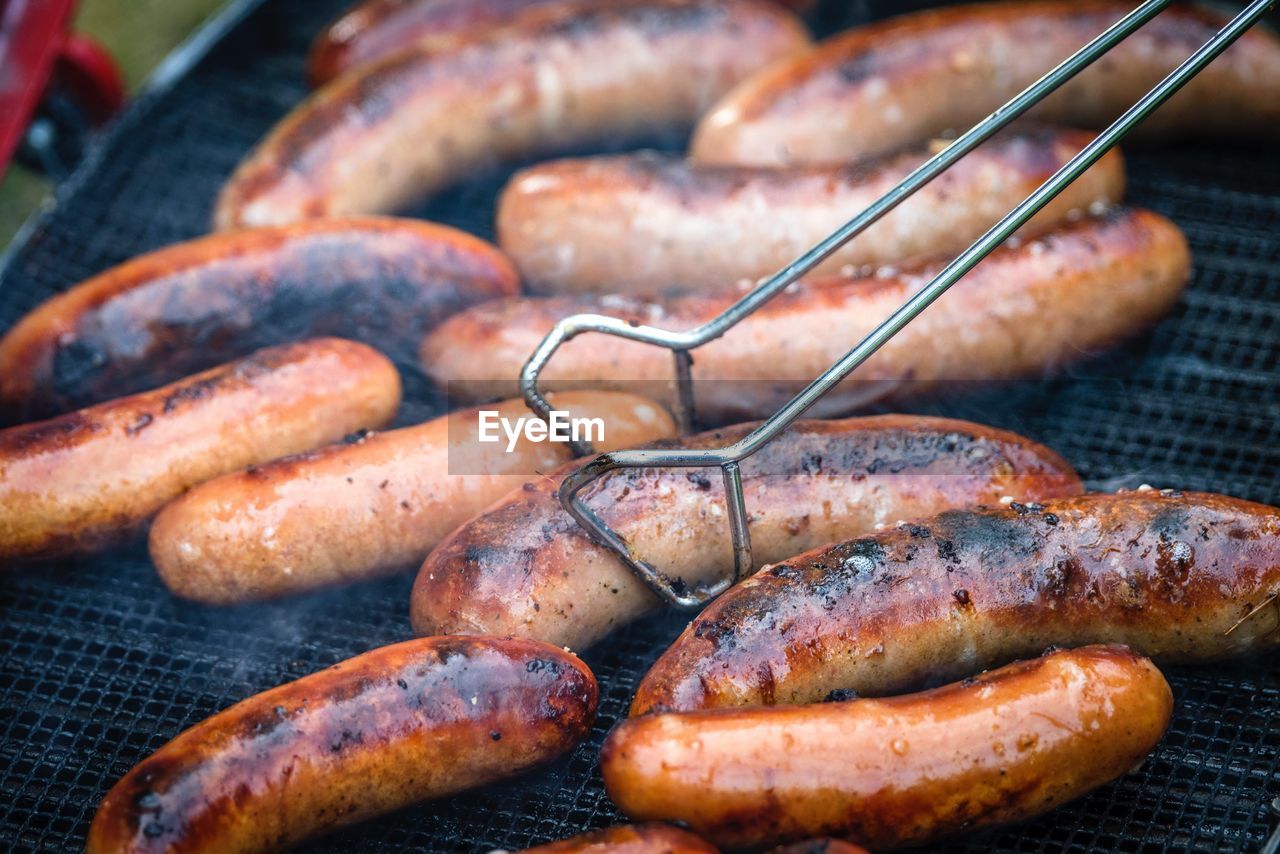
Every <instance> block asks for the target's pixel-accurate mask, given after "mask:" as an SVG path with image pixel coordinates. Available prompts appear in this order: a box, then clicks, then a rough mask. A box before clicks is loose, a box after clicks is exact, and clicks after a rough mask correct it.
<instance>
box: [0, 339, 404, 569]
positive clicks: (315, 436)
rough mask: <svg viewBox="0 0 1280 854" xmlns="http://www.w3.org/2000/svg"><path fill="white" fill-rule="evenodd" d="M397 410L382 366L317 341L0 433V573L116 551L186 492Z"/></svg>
mask: <svg viewBox="0 0 1280 854" xmlns="http://www.w3.org/2000/svg"><path fill="white" fill-rule="evenodd" d="M399 405H400V377H399V375H398V374H397V373H396V369H395V366H394V365H392V364H391V363H390V362H389V361H387V359H386V358H385V357H383V356H381V355H380V354H378V353H377V352H376V351H374V350H372V349H371V348H369V347H366V346H365V345H364V344H358V343H356V342H354V341H344V340H341V339H336V338H320V339H315V340H312V341H306V342H302V343H299V344H288V345H285V346H281V347H273V348H270V349H266V350H259V351H258V352H257V353H254V354H253V355H251V356H247V357H245V358H243V359H240V360H238V361H235V362H231V363H229V364H226V365H222V366H221V367H217V368H213V369H211V370H208V371H205V372H203V373H200V374H196V375H194V376H191V377H188V378H187V379H184V380H180V381H178V382H176V383H173V384H171V385H167V386H163V387H161V388H158V389H155V390H154V391H149V392H143V393H142V394H136V395H133V396H131V397H122V398H120V399H119V400H113V401H109V402H107V403H100V404H98V405H97V406H91V407H89V408H87V409H81V410H79V411H76V412H72V413H69V414H67V415H61V416H58V417H57V418H52V419H49V420H48V421H38V422H35V423H32V424H24V425H22V426H19V427H11V428H9V429H7V430H2V431H0V566H3V565H5V564H8V563H11V562H13V561H17V560H19V559H25V558H39V557H55V556H59V555H66V554H73V553H77V552H85V551H90V550H93V549H96V548H99V547H101V546H104V545H108V544H110V543H113V542H116V541H119V540H122V539H124V538H126V537H128V536H130V535H132V534H133V533H135V532H136V531H137V530H138V529H139V528H141V527H143V526H144V525H145V523H146V522H147V520H148V519H150V518H151V516H152V515H154V514H155V513H156V512H157V511H158V510H160V508H161V507H163V506H164V505H165V504H166V503H167V502H169V501H170V500H171V499H173V498H175V497H176V496H178V495H180V494H182V492H183V491H184V490H186V489H189V488H190V487H192V486H194V485H196V484H197V483H200V482H202V481H205V480H209V479H210V478H213V477H217V476H218V475H220V474H224V473H226V472H229V471H235V470H236V469H241V468H244V467H245V466H249V465H253V464H255V463H261V462H265V461H267V460H271V459H275V458H276V457H280V456H284V455H285V454H293V453H297V452H299V451H304V450H307V449H309V448H315V447H318V446H320V445H327V444H329V443H330V442H335V441H337V440H338V439H340V438H341V437H342V436H344V435H347V434H349V433H352V432H354V431H356V430H360V429H364V428H372V427H381V426H382V425H384V424H386V423H387V422H388V421H390V420H391V419H392V418H393V417H394V416H395V412H396V408H397V407H398V406H399Z"/></svg>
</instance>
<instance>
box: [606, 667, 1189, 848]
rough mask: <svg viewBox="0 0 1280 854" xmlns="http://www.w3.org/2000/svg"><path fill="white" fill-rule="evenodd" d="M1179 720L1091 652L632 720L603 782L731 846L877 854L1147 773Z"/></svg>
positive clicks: (1162, 685) (626, 807)
mask: <svg viewBox="0 0 1280 854" xmlns="http://www.w3.org/2000/svg"><path fill="white" fill-rule="evenodd" d="M1172 709H1173V697H1172V695H1171V693H1170V691H1169V685H1168V683H1166V682H1165V680H1164V677H1163V676H1161V675H1160V672H1159V671H1158V670H1156V668H1155V666H1154V665H1153V664H1152V663H1151V662H1150V661H1148V660H1147V659H1145V658H1142V657H1140V656H1138V655H1135V654H1134V653H1132V652H1130V651H1129V650H1128V649H1125V648H1124V647H1119V646H1089V647H1084V648H1082V649H1077V650H1070V651H1062V652H1053V653H1049V654H1047V655H1045V656H1044V657H1043V658H1040V659H1038V660H1035V661H1026V662H1022V663H1020V664H1014V665H1010V666H1008V667H1004V668H1001V669H1000V670H996V671H993V672H991V673H987V674H984V675H982V676H979V677H977V678H975V679H967V680H965V681H964V682H960V683H956V684H952V685H948V686H947V687H945V688H938V689H936V690H933V691H926V692H924V693H921V694H914V695H911V696H906V697H894V698H892V699H886V700H852V701H845V702H840V703H825V704H822V705H815V706H780V707H774V708H756V709H714V710H707V711H701V712H683V713H679V712H677V713H669V714H658V715H650V716H647V717H644V718H632V719H630V720H628V721H626V722H625V723H623V724H622V725H621V726H619V727H618V728H617V729H615V730H614V731H613V733H612V734H611V735H610V736H609V739H608V740H607V741H606V742H605V745H604V750H603V752H602V754H601V759H600V770H601V773H602V774H603V775H604V781H605V787H606V788H607V789H608V791H609V796H610V797H611V798H613V800H614V802H615V803H617V804H618V806H619V807H621V809H622V811H623V812H624V813H626V814H627V815H628V816H631V817H632V818H635V819H639V820H651V819H661V820H669V821H682V822H686V823H688V824H689V825H690V826H691V827H692V828H693V829H694V831H695V832H697V833H698V834H699V835H702V836H705V837H706V838H708V839H710V840H711V841H712V842H715V843H716V844H718V845H723V846H725V847H734V848H738V847H748V846H750V847H759V846H764V845H769V844H772V843H776V842H784V841H788V840H794V839H804V838H806V837H809V836H814V835H831V836H842V837H848V838H850V839H854V840H856V841H858V842H861V843H863V844H865V845H867V846H869V847H871V848H873V849H876V850H881V849H886V848H899V847H903V846H907V845H922V844H926V843H930V842H935V841H937V840H939V839H942V838H944V837H947V836H952V835H955V834H956V833H959V832H961V831H965V830H974V829H978V828H982V827H987V826H990V825H993V824H1004V823H1006V822H1011V821H1020V820H1022V819H1026V818H1029V817H1032V816H1036V815H1039V814H1041V813H1044V812H1047V811H1049V810H1051V809H1053V808H1054V807H1056V806H1058V805H1059V804H1062V803H1065V802H1067V801H1070V800H1072V799H1074V798H1078V797H1080V796H1081V795H1083V794H1085V793H1086V792H1088V791H1090V790H1092V789H1095V788H1097V787H1098V786H1102V785H1104V784H1106V783H1108V782H1110V781H1112V780H1114V779H1116V778H1117V777H1119V776H1120V775H1122V774H1124V773H1125V772H1126V771H1128V770H1130V769H1131V768H1133V767H1134V766H1135V765H1136V764H1137V763H1139V762H1141V761H1142V759H1143V757H1145V756H1146V755H1147V753H1148V752H1150V750H1151V749H1152V748H1153V747H1154V746H1155V745H1156V742H1157V741H1159V740H1160V736H1161V735H1162V734H1163V733H1164V731H1165V728H1166V727H1167V726H1168V725H1169V717H1170V714H1171V712H1172Z"/></svg>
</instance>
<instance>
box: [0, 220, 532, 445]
mask: <svg viewBox="0 0 1280 854" xmlns="http://www.w3.org/2000/svg"><path fill="white" fill-rule="evenodd" d="M518 291H519V279H518V277H517V275H516V272H515V270H514V268H513V267H512V266H511V264H510V262H508V261H507V259H506V258H505V257H503V255H502V253H500V252H499V251H498V250H497V249H496V248H494V247H493V246H490V245H489V244H488V243H485V242H484V241H482V240H479V239H478V238H475V237H472V236H471V235H469V234H466V233H464V232H461V231H457V230H455V229H452V228H448V227H447V226H443V225H436V224H434V223H427V222H417V221H414V220H396V219H380V218H373V217H370V218H364V219H350V220H334V221H331V222H315V223H300V224H296V225H292V226H285V227H281V228H266V229H260V230H252V231H242V232H238V233H233V234H222V235H214V236H212V237H205V238H201V239H198V240H192V241H189V242H187V243H180V244H178V245H176V246H170V247H168V248H165V249H161V250H159V251H158V252H152V253H150V254H147V255H143V256H141V257H138V258H134V259H133V260H131V261H128V262H126V263H124V264H121V265H120V266H118V267H114V268H112V269H110V270H107V271H106V272H104V273H101V274H99V275H97V276H94V277H93V278H91V279H88V280H87V281H85V282H83V283H81V284H79V285H77V286H76V287H73V288H71V289H70V290H69V291H67V292H65V293H63V294H60V295H58V296H56V297H54V298H53V299H50V300H49V301H47V302H45V303H44V304H43V305H41V306H40V307H38V308H37V309H36V310H35V311H33V312H31V313H30V314H28V315H27V316H26V317H25V318H23V319H22V320H20V321H19V322H18V323H17V324H16V325H15V326H14V327H13V328H12V329H10V330H9V332H8V334H7V335H5V336H4V338H3V339H0V408H3V409H5V410H7V411H8V414H9V415H10V417H11V418H13V420H27V419H29V418H32V417H47V416H49V415H52V414H56V413H59V412H65V411H68V410H70V409H78V408H80V407H82V406H88V405H90V404H94V403H100V402H102V401H103V400H108V399H111V398H113V397H118V396H120V395H122V394H132V393H134V392H137V391H143V390H145V389H149V388H155V387H156V386H158V385H163V384H164V383H168V382H173V381H174V380H177V379H180V378H181V377H184V376H186V375H188V374H191V373H195V372H196V371H200V370H204V369H205V368H209V367H212V366H214V365H217V364H220V363H222V362H226V361H230V360H231V359H235V358H239V357H240V356H245V355H248V354H249V353H251V352H253V351H254V350H256V349H258V348H260V347H266V346H269V345H272V344H282V343H285V342H288V341H296V340H300V339H303V338H307V337H310V336H314V335H339V336H343V337H347V338H354V339H357V340H360V341H364V342H365V343H367V344H372V345H374V346H376V347H378V348H379V349H381V350H383V351H385V352H386V353H387V354H388V355H390V356H391V357H392V359H393V360H395V361H397V362H399V363H402V364H412V363H413V362H414V361H415V360H416V356H415V350H416V348H417V346H418V344H419V342H420V341H421V339H422V334H423V332H424V331H425V330H427V329H429V328H431V327H432V326H434V325H435V324H436V323H438V322H440V321H441V320H442V319H444V318H445V317H447V316H449V315H450V314H453V313H454V312H456V311H458V310H460V309H463V308H466V307H467V306H469V305H473V304H474V303H477V302H481V301H483V300H487V299H493V298H496V297H503V296H514V295H515V294H516V293H517V292H518ZM15 416H16V417H15Z"/></svg>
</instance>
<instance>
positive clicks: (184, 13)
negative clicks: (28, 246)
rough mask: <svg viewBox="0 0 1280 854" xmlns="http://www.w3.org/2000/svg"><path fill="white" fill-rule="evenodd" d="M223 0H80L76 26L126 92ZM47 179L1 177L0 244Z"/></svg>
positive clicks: (42, 193) (25, 174) (44, 190)
mask: <svg viewBox="0 0 1280 854" xmlns="http://www.w3.org/2000/svg"><path fill="white" fill-rule="evenodd" d="M220 5H222V0H82V2H81V3H80V9H79V12H78V14H77V17H76V29H77V30H78V31H80V32H83V33H87V34H88V35H91V36H93V37H94V38H96V39H98V41H100V42H101V43H102V44H103V45H104V46H105V47H106V48H107V50H108V51H110V52H111V54H112V56H114V57H115V58H116V61H117V62H118V63H120V69H121V71H122V72H123V73H124V78H125V82H126V84H127V85H128V87H129V91H131V92H132V91H134V90H136V89H137V87H138V86H139V84H141V83H142V81H143V80H145V79H146V76H147V74H148V73H149V72H150V71H151V69H152V68H154V67H155V66H156V64H157V63H158V62H160V60H161V59H163V58H164V57H165V55H166V54H167V53H169V51H171V50H172V49H173V48H174V47H175V46H176V45H177V44H178V43H179V42H181V41H182V40H183V39H184V38H186V36H187V35H188V34H189V33H190V32H191V31H192V30H193V29H195V28H196V27H197V26H198V25H199V24H200V22H201V21H203V20H204V19H205V18H206V17H208V16H209V14H210V13H211V12H213V11H214V10H215V9H216V8H217V7H218V6H220ZM50 189H51V187H50V186H49V183H48V182H47V181H46V180H44V179H43V178H42V177H40V176H39V175H36V174H34V173H32V172H29V171H28V170H26V169H23V168H22V167H20V166H14V167H12V168H11V169H10V170H9V173H8V174H7V175H6V176H5V178H4V180H3V182H0V247H4V246H7V245H8V243H9V241H10V240H11V239H12V238H13V235H14V233H15V232H16V231H17V230H18V228H20V227H21V225H22V223H23V222H25V221H26V219H27V218H28V217H29V216H30V215H31V214H32V212H34V211H35V210H36V208H38V207H39V206H40V203H41V201H42V200H43V199H44V198H45V197H46V196H47V195H48V194H49V191H50Z"/></svg>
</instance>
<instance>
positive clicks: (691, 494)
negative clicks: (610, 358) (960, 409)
mask: <svg viewBox="0 0 1280 854" xmlns="http://www.w3.org/2000/svg"><path fill="white" fill-rule="evenodd" d="M751 426H753V425H739V426H737V427H731V428H726V429H724V430H718V431H714V432H709V433H703V434H700V435H698V436H694V437H690V438H688V439H683V440H681V441H679V442H673V443H660V444H661V446H662V447H689V448H708V447H721V446H723V445H727V444H729V443H731V442H733V441H735V440H736V439H738V438H741V437H742V436H743V435H744V434H746V433H747V432H748V431H749V430H750V428H751ZM567 470H568V468H566V469H564V470H561V471H560V472H559V473H558V474H557V475H555V476H554V477H551V478H546V479H544V480H540V481H536V482H534V483H531V484H528V485H527V486H525V487H524V488H523V489H522V490H519V491H517V492H514V493H512V494H511V495H509V496H507V498H505V499H504V500H503V501H501V502H499V503H498V504H496V505H495V506H494V507H492V508H490V509H489V510H488V511H487V512H485V513H483V514H481V515H480V516H477V517H476V518H475V519H473V520H471V521H470V522H468V523H467V524H466V525H463V526H462V527H460V528H458V529H457V530H456V531H454V532H453V534H451V535H450V536H449V537H448V538H447V539H446V540H445V541H444V542H443V543H441V544H440V546H438V547H437V548H436V550H435V551H434V552H432V553H431V556H430V557H428V558H427V561H426V563H425V564H423V567H422V570H421V571H420V572H419V573H418V579H417V583H416V584H415V585H414V589H413V599H412V602H411V614H412V617H413V625H414V629H415V630H416V631H417V632H418V633H419V634H444V633H455V632H458V633H479V634H513V635H520V636H524V637H533V638H537V639H539V640H544V641H546V642H548V643H554V644H557V645H563V646H570V647H573V648H575V649H583V648H586V647H588V646H591V645H592V644H593V643H595V642H596V641H598V640H600V639H601V638H603V637H604V636H605V635H607V634H609V633H610V632H612V631H613V630H615V629H618V628H621V627H622V626H624V625H626V624H628V623H630V622H631V621H632V620H635V619H637V618H639V617H641V616H643V615H644V614H645V613H647V612H649V611H651V610H653V609H654V608H656V607H658V604H659V602H658V599H657V597H656V596H655V595H654V594H653V593H651V592H650V591H649V589H648V588H647V587H646V586H644V585H643V584H642V583H641V582H640V581H639V580H637V579H636V578H635V577H634V576H633V575H632V574H631V573H630V572H629V571H628V570H627V569H626V568H625V566H624V565H623V564H622V562H621V561H619V560H618V558H617V556H616V555H614V553H613V552H611V551H609V550H608V549H605V548H603V547H602V546H599V545H597V544H596V543H595V542H593V541H592V540H591V538H590V537H589V536H588V535H587V533H586V531H585V529H583V528H582V527H580V526H579V525H578V523H577V522H576V521H575V520H574V519H573V518H572V517H571V516H569V514H568V513H567V512H566V511H565V510H564V509H563V507H561V505H560V502H559V501H558V500H557V498H556V490H557V488H558V487H559V484H560V481H561V479H562V478H563V475H564V474H565V472H566V471H567ZM717 475H718V473H717V472H715V471H702V470H697V469H665V470H649V469H630V470H623V471H617V472H614V473H611V474H609V475H606V476H605V477H604V478H602V479H601V480H599V481H597V482H596V483H595V484H594V485H592V486H591V487H590V488H588V489H587V490H586V491H584V492H583V493H582V497H583V499H584V500H585V501H586V502H587V504H588V505H589V506H590V507H591V508H592V509H594V510H595V511H596V512H597V513H599V514H600V516H601V517H602V518H603V519H604V520H605V521H606V522H607V523H608V524H609V525H610V526H611V527H612V528H613V529H614V530H615V531H617V532H618V533H619V534H620V535H621V536H622V537H623V538H624V539H625V540H626V541H627V542H628V543H630V544H631V545H632V546H633V547H634V549H635V551H636V552H637V553H638V554H639V555H640V556H641V557H643V558H645V559H647V560H649V562H650V563H652V564H654V565H655V566H657V567H658V568H660V569H662V570H663V571H664V572H666V573H667V574H668V575H669V576H671V577H673V578H676V579H678V580H679V581H680V582H682V583H683V584H685V585H688V586H691V587H692V586H696V585H700V584H705V583H709V582H714V581H717V580H719V579H721V578H723V577H726V576H728V575H730V574H731V573H732V571H733V558H732V549H731V546H730V539H729V526H728V519H727V516H726V514H725V509H724V508H725V503H724V488H723V484H722V483H721V479H720V478H719V477H718V476H717ZM742 480H743V492H744V494H745V496H746V501H747V508H748V512H749V514H750V521H749V524H750V529H751V543H752V547H753V556H754V558H755V561H756V565H757V566H760V565H762V564H765V563H769V562H772V561H775V560H782V559H783V558H785V557H788V556H790V555H793V554H796V553H797V552H799V551H802V550H804V549H806V548H812V547H814V546H816V545H818V544H820V543H829V542H833V541H835V540H839V539H843V538H845V537H848V536H850V535H851V533H852V532H855V531H857V532H868V531H871V530H872V529H874V528H875V526H876V525H878V524H883V523H891V522H893V521H895V520H897V519H901V518H906V517H911V516H918V515H922V514H928V513H932V512H937V511H938V510H941V509H943V508H947V507H956V506H963V505H967V504H972V503H977V502H995V501H998V500H999V499H1000V498H1001V497H1002V496H1005V495H1012V496H1016V497H1021V498H1022V499H1023V500H1027V501H1030V500H1038V499H1036V498H1035V497H1034V496H1041V497H1045V496H1049V495H1074V494H1076V493H1078V492H1079V491H1080V481H1079V480H1078V478H1077V477H1076V475H1075V473H1074V472H1072V470H1071V468H1070V467H1069V466H1068V465H1067V464H1066V463H1065V462H1064V461H1063V460H1062V459H1061V458H1060V457H1059V456H1058V455H1057V454H1055V453H1053V452H1052V451H1050V450H1049V449H1047V448H1045V447H1043V446H1042V445H1038V444H1036V443H1034V442H1032V441H1030V440H1028V439H1024V438H1023V437H1021V436H1018V435H1016V434H1014V433H1008V432H1006V431H1003V430H995V429H992V428H990V427H983V426H980V425H977V424H971V423H968V422H965V421H955V420H951V419H939V418H921V417H909V416H896V415H887V416H878V417H873V418H850V419H848V420H845V421H801V422H798V423H797V424H795V425H793V426H792V427H791V428H790V429H789V430H787V431H786V432H784V433H783V434H781V435H780V436H778V437H777V438H776V439H775V440H774V441H773V442H771V443H770V444H768V445H767V446H766V447H765V448H764V449H763V450H761V451H760V452H759V453H757V454H755V455H754V456H752V457H749V458H748V459H746V460H744V461H743V463H742Z"/></svg>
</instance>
